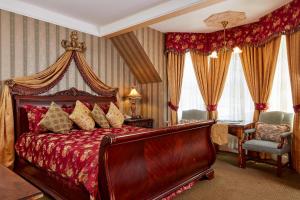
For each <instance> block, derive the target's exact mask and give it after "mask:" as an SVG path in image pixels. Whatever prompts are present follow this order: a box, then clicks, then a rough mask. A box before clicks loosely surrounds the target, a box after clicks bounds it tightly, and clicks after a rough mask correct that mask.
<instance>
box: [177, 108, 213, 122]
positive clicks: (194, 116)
mask: <svg viewBox="0 0 300 200" xmlns="http://www.w3.org/2000/svg"><path fill="white" fill-rule="evenodd" d="M182 119H183V120H208V112H207V111H203V110H196V109H191V110H184V111H182Z"/></svg>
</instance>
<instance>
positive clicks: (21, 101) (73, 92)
mask: <svg viewBox="0 0 300 200" xmlns="http://www.w3.org/2000/svg"><path fill="white" fill-rule="evenodd" d="M76 100H80V101H83V102H87V103H91V104H93V103H98V104H100V105H101V104H109V103H110V102H114V103H115V102H116V101H117V98H116V96H115V95H114V94H112V95H105V96H98V95H92V94H90V93H88V92H84V91H80V90H77V89H76V88H71V89H69V90H64V91H60V92H57V93H55V94H50V95H43V96H42V95H40V96H39V95H13V105H14V122H15V139H17V138H18V137H19V136H20V135H21V134H22V133H24V132H26V131H28V130H29V129H28V118H27V113H26V111H25V109H24V107H23V106H24V105H26V104H30V105H40V106H49V105H50V103H51V102H52V101H54V102H55V103H57V104H58V105H66V106H71V105H74V103H75V101H76Z"/></svg>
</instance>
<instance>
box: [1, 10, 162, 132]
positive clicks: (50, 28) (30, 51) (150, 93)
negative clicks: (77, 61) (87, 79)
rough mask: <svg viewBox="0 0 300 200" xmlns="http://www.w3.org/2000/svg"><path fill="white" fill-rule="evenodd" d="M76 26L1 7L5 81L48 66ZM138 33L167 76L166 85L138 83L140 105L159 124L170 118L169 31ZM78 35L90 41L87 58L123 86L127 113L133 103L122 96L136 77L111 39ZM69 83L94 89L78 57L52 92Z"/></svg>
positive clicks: (100, 73) (108, 80)
mask: <svg viewBox="0 0 300 200" xmlns="http://www.w3.org/2000/svg"><path fill="white" fill-rule="evenodd" d="M71 31H72V30H70V29H67V28H64V27H61V26H57V25H53V24H50V23H47V22H43V21H39V20H35V19H32V18H29V17H25V16H21V15H18V14H15V13H11V12H7V11H4V10H0V80H6V79H10V78H13V77H17V76H24V75H29V74H32V73H35V72H38V71H41V70H43V69H45V68H46V67H47V66H49V65H50V64H51V63H53V62H55V60H56V58H57V57H58V56H59V55H60V54H62V53H63V52H64V49H63V48H62V47H61V45H60V42H61V40H62V39H66V38H67V39H69V34H70V32H71ZM136 34H137V36H138V38H139V40H140V41H141V43H142V44H143V46H144V48H145V50H146V52H147V53H148V55H149V56H150V59H151V60H152V61H153V64H154V65H155V67H156V69H157V70H158V71H159V73H160V74H161V77H162V78H163V79H164V83H162V84H147V85H138V84H137V87H138V89H139V91H140V92H141V93H142V95H143V100H142V102H141V106H140V109H138V110H139V111H140V113H141V114H142V115H143V116H145V117H152V118H154V120H155V125H156V126H159V125H162V124H163V123H164V121H165V120H166V106H165V105H166V104H165V102H166V98H165V95H164V94H165V93H166V92H164V91H166V90H165V89H166V87H165V79H166V78H165V77H166V72H165V70H166V64H165V63H166V61H165V56H164V53H163V46H164V45H163V44H164V41H163V40H164V35H163V34H162V33H160V32H158V31H155V30H152V29H150V28H144V29H141V30H138V31H136ZM79 40H82V41H85V42H86V46H87V51H86V54H85V55H86V59H87V62H88V63H89V64H90V65H91V66H92V67H93V70H94V71H95V72H96V74H98V76H99V77H100V79H101V80H102V81H103V82H104V83H106V84H107V85H110V86H113V87H118V88H119V91H120V92H119V95H120V97H121V98H120V99H121V103H120V108H121V109H122V110H123V111H124V112H125V113H128V112H129V103H128V101H125V100H124V98H122V97H124V95H126V94H128V93H129V90H130V87H131V86H132V85H134V84H136V83H137V81H136V79H135V77H134V75H133V74H132V73H131V72H130V69H129V68H128V66H127V65H126V63H125V62H124V60H123V59H122V57H121V56H120V55H119V53H118V51H117V50H116V48H114V46H113V45H112V42H111V41H110V40H109V39H106V38H99V37H96V36H92V35H89V34H85V33H79ZM70 87H76V88H78V89H80V90H84V91H87V92H91V89H90V88H89V86H88V85H86V84H85V83H84V81H83V79H82V77H81V75H80V73H79V71H77V68H76V67H75V66H74V62H73V63H71V66H70V68H69V71H68V72H67V73H66V75H65V76H64V78H63V79H62V80H61V81H60V82H59V84H58V85H57V86H55V87H54V88H53V89H52V90H51V91H50V93H53V92H56V91H60V90H65V89H68V88H70Z"/></svg>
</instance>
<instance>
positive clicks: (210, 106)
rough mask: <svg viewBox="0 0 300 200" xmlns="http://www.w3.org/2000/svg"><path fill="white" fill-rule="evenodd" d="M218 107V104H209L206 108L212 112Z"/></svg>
mask: <svg viewBox="0 0 300 200" xmlns="http://www.w3.org/2000/svg"><path fill="white" fill-rule="evenodd" d="M217 107H218V104H212V105H207V106H206V109H207V111H209V112H212V111H216V110H217Z"/></svg>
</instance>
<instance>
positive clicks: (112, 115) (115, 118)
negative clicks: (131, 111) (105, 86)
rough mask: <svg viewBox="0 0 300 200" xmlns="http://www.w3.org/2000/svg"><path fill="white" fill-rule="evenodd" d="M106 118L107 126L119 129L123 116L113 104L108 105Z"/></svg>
mask: <svg viewBox="0 0 300 200" xmlns="http://www.w3.org/2000/svg"><path fill="white" fill-rule="evenodd" d="M106 118H107V120H108V121H109V124H110V125H111V126H112V127H114V128H121V127H122V124H123V122H124V115H123V114H122V113H121V111H120V110H119V109H118V107H117V106H116V105H115V104H114V103H112V102H111V103H110V106H109V110H108V113H107V114H106Z"/></svg>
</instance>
